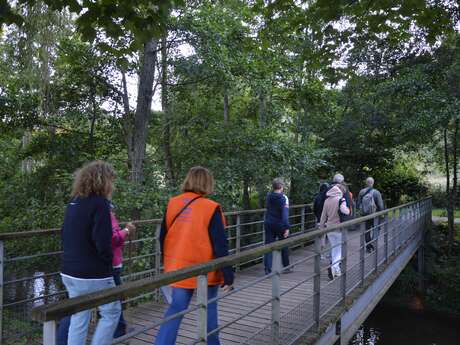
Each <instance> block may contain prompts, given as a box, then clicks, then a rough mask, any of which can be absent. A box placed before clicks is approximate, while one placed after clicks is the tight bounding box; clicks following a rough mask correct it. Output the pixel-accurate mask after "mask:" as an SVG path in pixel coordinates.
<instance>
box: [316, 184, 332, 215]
mask: <svg viewBox="0 0 460 345" xmlns="http://www.w3.org/2000/svg"><path fill="white" fill-rule="evenodd" d="M328 190H329V185H328V184H327V183H323V184H321V186H320V187H319V193H318V194H317V195H316V196H315V200H313V213H314V214H315V217H316V222H317V223H319V222H320V220H321V214H322V213H323V207H324V202H325V201H326V198H327V196H326V193H327V191H328Z"/></svg>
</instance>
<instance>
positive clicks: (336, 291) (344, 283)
mask: <svg viewBox="0 0 460 345" xmlns="http://www.w3.org/2000/svg"><path fill="white" fill-rule="evenodd" d="M430 223H431V199H430V198H427V199H423V200H419V201H416V202H412V203H408V204H405V205H402V206H399V207H395V208H392V209H388V210H385V211H381V212H378V213H375V214H373V215H369V216H365V217H361V218H358V219H354V220H351V221H348V222H345V223H342V224H338V225H333V226H331V227H328V228H326V229H322V230H313V231H309V232H306V233H303V234H298V235H297V236H293V237H290V238H287V239H285V240H282V241H278V242H274V243H271V244H269V245H263V246H260V247H258V248H252V249H248V250H246V251H240V252H239V253H235V254H234V255H230V256H227V257H224V258H219V259H216V260H213V261H210V262H208V263H205V264H201V265H197V266H193V267H189V268H186V269H182V270H178V271H175V272H169V273H164V274H160V275H158V276H155V277H152V278H146V279H141V280H138V281H134V282H128V283H126V284H124V285H122V286H118V287H115V288H111V289H107V290H104V291H100V292H96V293H92V294H88V295H86V296H80V297H77V298H72V299H68V300H64V301H62V302H60V303H58V304H57V303H53V304H49V305H43V306H40V307H37V308H35V309H34V310H33V312H32V316H33V319H34V320H36V321H40V322H43V337H44V338H43V339H44V344H46V345H55V344H56V324H57V321H58V320H59V319H61V318H62V317H64V316H66V315H71V314H74V313H76V312H78V311H82V310H86V309H90V308H95V307H97V306H99V305H102V304H105V303H108V302H112V301H115V300H126V299H130V298H133V297H136V296H142V295H143V294H145V293H148V292H149V291H153V290H157V289H158V288H160V287H162V286H164V285H168V284H171V283H173V282H177V281H180V280H183V279H186V278H190V277H198V288H197V296H198V298H197V301H196V304H195V305H193V306H191V307H190V308H189V309H187V310H185V311H183V312H181V313H178V314H175V315H171V316H170V317H168V318H167V319H163V320H160V321H158V322H153V321H152V323H151V325H148V326H145V327H143V328H140V329H137V330H135V331H134V332H131V333H129V334H127V335H125V336H123V337H121V338H117V339H116V340H114V341H113V344H118V343H121V342H124V341H126V340H127V339H129V338H130V337H133V336H135V335H138V334H140V333H143V332H145V331H147V330H150V329H153V328H155V327H157V326H159V325H161V324H162V323H164V322H166V321H168V320H170V319H172V318H177V317H181V316H183V315H186V314H188V315H190V314H191V313H195V314H194V315H195V318H196V322H197V328H196V329H197V330H198V331H197V333H196V339H195V340H193V341H192V342H191V344H206V339H207V336H209V335H210V334H213V333H216V332H218V331H223V330H224V329H226V328H228V327H231V326H232V325H233V324H235V323H237V322H239V321H240V320H241V319H243V318H249V317H251V316H253V315H255V314H256V313H257V312H258V311H262V310H264V311H265V312H267V313H269V314H270V318H269V320H268V321H267V322H266V324H262V325H260V326H258V328H257V329H255V331H251V332H250V334H248V335H247V337H246V338H245V339H243V340H241V341H238V342H237V343H240V344H248V345H249V344H250V345H257V344H264V345H267V344H277V345H278V344H283V345H284V344H294V343H295V342H296V341H297V340H298V339H299V338H300V337H301V336H302V335H303V334H305V332H307V331H312V330H313V331H317V330H318V329H319V327H320V324H321V322H322V319H323V318H324V317H325V316H326V315H328V313H330V312H331V311H332V310H333V309H334V308H337V307H340V306H342V307H343V308H345V307H346V303H347V299H348V298H349V297H350V295H352V294H355V293H359V292H360V290H359V289H362V288H363V287H365V284H366V283H367V282H368V281H369V280H370V279H373V278H375V277H376V276H378V274H379V272H381V271H382V270H383V269H384V268H385V267H386V265H387V264H389V263H390V262H392V261H393V260H394V259H395V258H396V257H397V256H398V254H399V253H400V252H401V251H402V250H404V248H406V246H407V245H408V244H409V243H413V241H417V244H418V245H420V244H421V239H422V237H423V231H424V229H426V228H427V227H428V226H429V224H430ZM333 232H335V233H340V234H341V241H340V243H338V244H336V245H335V247H338V246H340V248H341V252H342V253H341V258H340V260H339V262H340V265H341V271H342V274H341V276H339V277H337V278H336V279H333V280H327V279H324V278H325V277H326V276H327V275H326V271H327V270H328V269H329V268H330V267H331V265H333V264H335V263H334V262H333V263H330V262H327V260H322V259H321V256H322V254H325V253H327V252H329V251H330V250H331V249H333V248H323V247H322V245H321V238H322V237H323V236H324V235H328V236H329V235H330V234H332V233H333ZM366 233H373V235H374V236H373V238H372V240H371V241H370V242H368V243H366V241H365V238H366ZM311 241H313V242H314V244H313V247H312V248H311V250H306V251H305V253H306V254H305V255H304V256H303V257H302V258H301V259H300V260H297V261H296V262H294V263H292V264H291V265H290V266H288V267H284V268H282V267H281V250H282V249H283V248H285V247H293V246H303V245H305V244H308V243H311ZM370 244H372V245H373V248H374V249H373V250H369V252H368V250H366V248H370V247H369V245H370ZM271 252H272V253H273V267H272V272H271V273H270V274H266V275H264V276H262V277H258V278H257V277H254V280H252V281H250V282H248V283H245V284H243V285H242V286H238V287H237V289H235V290H234V291H232V292H229V293H226V294H223V295H220V296H218V297H216V298H214V299H212V300H207V298H206V291H207V273H208V272H211V271H215V270H217V269H221V268H223V267H226V266H230V265H232V266H238V265H243V264H244V263H246V262H251V261H253V260H257V259H258V258H260V257H261V256H262V255H264V254H267V253H271ZM298 266H302V267H303V268H310V269H311V270H310V272H307V273H305V276H304V277H303V278H302V279H301V280H300V281H297V282H296V283H295V284H290V285H286V284H283V283H282V280H281V279H280V273H281V272H282V271H283V270H284V269H286V268H291V267H298ZM266 280H269V281H270V282H271V284H270V285H271V294H270V295H269V296H268V298H264V296H253V297H254V299H256V300H257V301H258V303H255V304H254V305H248V307H247V309H246V310H245V311H244V312H242V313H241V314H239V315H237V314H236V313H235V317H234V318H233V319H231V320H228V321H226V322H225V323H224V324H223V325H221V326H220V327H219V328H218V329H215V330H212V331H210V332H208V330H207V328H206V327H207V321H206V320H207V306H208V305H209V304H210V303H214V302H216V301H221V303H223V302H224V301H225V299H228V298H230V296H233V295H235V294H238V293H241V292H243V291H245V290H249V289H250V288H252V287H254V286H255V285H257V284H261V283H263V282H264V281H266ZM298 289H299V290H300V293H299V292H298V293H297V295H296V298H297V299H298V302H296V303H295V304H294V305H292V303H291V307H289V308H286V307H285V306H287V305H289V303H290V299H291V298H290V297H289V294H290V293H292V292H293V291H295V290H298ZM299 296H300V297H299ZM256 297H259V298H256ZM260 300H261V302H259V301H260ZM248 304H249V301H248ZM265 315H266V314H265ZM256 316H258V315H256ZM257 319H258V320H261V319H262V318H260V317H258V318H257ZM259 323H260V321H259Z"/></svg>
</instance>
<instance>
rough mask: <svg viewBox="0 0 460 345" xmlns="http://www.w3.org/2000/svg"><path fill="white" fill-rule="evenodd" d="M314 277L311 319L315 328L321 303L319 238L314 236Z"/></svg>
mask: <svg viewBox="0 0 460 345" xmlns="http://www.w3.org/2000/svg"><path fill="white" fill-rule="evenodd" d="M315 254H316V255H315V277H314V279H313V320H314V321H315V325H316V329H317V330H318V329H319V318H320V303H321V239H320V236H316V238H315Z"/></svg>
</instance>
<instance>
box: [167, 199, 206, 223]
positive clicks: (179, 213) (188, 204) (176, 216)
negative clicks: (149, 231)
mask: <svg viewBox="0 0 460 345" xmlns="http://www.w3.org/2000/svg"><path fill="white" fill-rule="evenodd" d="M201 197H202V196H201V195H198V196H197V197H194V198H193V199H192V200H190V201H189V202H188V203H186V204H185V206H184V207H182V209H181V210H180V211H179V212H178V213H177V214H176V215H175V217H174V219H173V220H172V222H171V225H170V226H169V227H170V228H172V226H173V225H174V222H175V221H176V219H177V218H178V217H179V216H180V215H181V214H182V212H184V211H185V209H186V208H187V207H189V206H190V204H191V203H192V202H194V201H195V200H197V199H199V198H201Z"/></svg>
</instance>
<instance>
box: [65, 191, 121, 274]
mask: <svg viewBox="0 0 460 345" xmlns="http://www.w3.org/2000/svg"><path fill="white" fill-rule="evenodd" d="M61 240H62V249H63V254H62V260H61V272H62V273H64V274H67V275H69V276H72V277H75V278H83V279H92V278H108V277H111V276H112V222H111V219H110V203H109V201H108V200H107V199H105V198H103V197H99V196H89V197H87V198H75V199H73V200H72V201H71V202H70V203H69V204H68V205H67V209H66V212H65V217H64V225H63V226H62V229H61Z"/></svg>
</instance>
